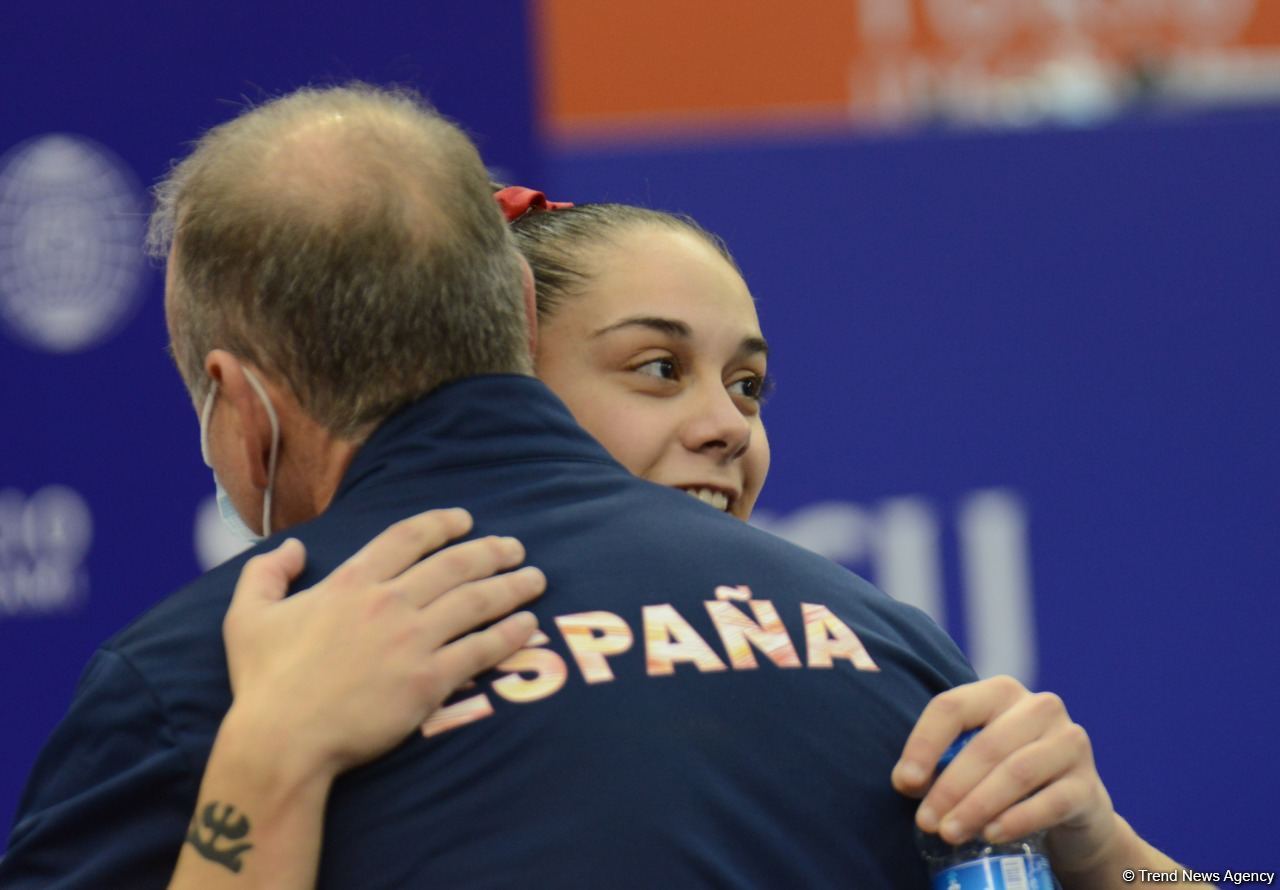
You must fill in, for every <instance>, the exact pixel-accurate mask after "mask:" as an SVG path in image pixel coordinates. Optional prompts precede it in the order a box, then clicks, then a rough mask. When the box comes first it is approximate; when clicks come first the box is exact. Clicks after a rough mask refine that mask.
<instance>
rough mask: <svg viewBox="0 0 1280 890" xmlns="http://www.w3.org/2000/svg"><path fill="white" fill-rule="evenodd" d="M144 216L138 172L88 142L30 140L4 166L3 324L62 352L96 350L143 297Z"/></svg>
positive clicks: (0, 205) (0, 217)
mask: <svg viewBox="0 0 1280 890" xmlns="http://www.w3.org/2000/svg"><path fill="white" fill-rule="evenodd" d="M143 208H144V204H143V202H142V200H141V198H140V189H139V188H138V185H137V182H136V181H135V179H134V177H133V174H132V173H131V172H130V171H129V168H128V167H127V166H125V164H124V162H122V161H121V160H120V159H119V158H117V157H116V156H115V155H114V154H112V153H111V152H110V151H108V150H107V149H106V148H104V147H103V146H101V145H98V144H97V143H95V142H92V141H90V140H88V139H85V138H83V137H80V136H70V135H65V134H49V135H45V136H38V137H36V138H34V139H29V140H27V141H26V142H23V143H21V144H19V145H18V146H16V147H15V148H13V149H12V150H10V151H9V152H8V153H7V154H6V155H5V156H4V158H3V159H0V323H3V326H4V327H5V328H7V329H8V331H9V332H10V333H11V334H12V335H13V336H14V337H16V338H17V339H19V340H21V341H23V342H25V343H27V344H28V345H30V346H33V347H35V348H37V349H42V350H46V351H48V352H55V353H67V352H77V351H80V350H83V349H88V348H89V347H91V346H94V345H95V344H97V343H100V342H102V341H103V340H105V339H106V338H107V337H109V336H111V335H112V334H113V333H115V332H116V331H117V330H118V329H119V328H120V327H121V326H122V325H123V324H124V323H125V322H126V321H128V320H129V319H130V318H131V317H132V316H133V313H134V311H135V310H136V309H137V307H138V303H139V299H140V297H141V295H142V291H143V288H142V283H143V281H142V280H143V273H144V271H145V269H146V260H145V257H144V255H143V251H142V241H143V219H144V214H143Z"/></svg>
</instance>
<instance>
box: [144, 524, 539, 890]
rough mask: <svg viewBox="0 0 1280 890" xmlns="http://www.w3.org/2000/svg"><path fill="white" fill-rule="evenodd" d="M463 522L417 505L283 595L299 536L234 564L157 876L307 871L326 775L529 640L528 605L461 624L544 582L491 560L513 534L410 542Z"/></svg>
mask: <svg viewBox="0 0 1280 890" xmlns="http://www.w3.org/2000/svg"><path fill="white" fill-rule="evenodd" d="M470 528H471V517H470V516H469V515H468V514H467V513H466V512H465V511H462V510H438V511H432V512H429V513H423V514H420V515H418V516H415V517H413V518H411V519H407V520H405V521H404V522H401V523H398V524H396V525H394V526H392V527H391V528H389V529H388V530H387V531H385V532H383V533H382V534H380V535H379V536H378V537H377V538H375V539H374V540H373V541H371V542H370V543H369V544H368V545H367V546H365V547H364V548H363V549H362V550H361V551H360V552H359V553H357V554H356V555H355V556H353V557H351V559H349V560H348V561H347V562H346V563H344V564H343V565H342V566H340V567H339V568H338V569H337V570H335V571H334V572H333V574H331V575H330V576H329V577H328V578H326V579H325V580H324V581H322V582H320V583H319V584H317V585H316V586H315V587H313V588H311V589H309V590H307V591H305V592H302V593H299V594H297V595H295V596H292V597H288V598H286V597H285V592H286V591H287V589H288V586H289V583H290V581H291V580H293V579H294V578H296V577H298V575H299V574H300V573H301V571H302V568H303V565H304V562H305V552H304V550H303V547H302V544H301V543H299V542H298V541H296V540H292V539H291V540H289V541H286V542H285V543H284V544H282V545H281V546H280V547H279V548H277V549H276V550H274V551H271V552H269V553H264V554H262V555H260V556H257V557H255V558H253V559H251V560H250V561H249V562H248V563H246V564H245V568H244V571H243V572H242V573H241V575H240V581H239V583H238V584H237V585H236V591H235V595H234V596H233V598H232V601H231V606H230V608H229V609H228V611H227V618H226V621H225V623H224V625H223V636H224V638H225V640H226V646H227V661H228V670H229V674H230V678H231V686H232V691H233V695H234V699H233V702H232V706H231V709H230V710H229V711H228V713H227V715H226V717H225V718H224V720H223V722H222V725H221V727H220V728H219V730H218V735H217V738H216V740H215V742H214V746H213V750H212V752H211V754H210V758H209V762H208V765H207V767H206V769H205V774H204V778H203V781H202V784H201V786H200V795H199V802H198V803H197V804H196V811H195V813H194V814H193V816H192V820H191V826H190V829H189V831H188V835H187V839H186V843H185V844H184V845H183V847H182V853H181V855H180V857H179V859H178V864H177V868H176V870H175V871H174V874H173V879H172V881H171V883H170V885H169V886H170V888H171V890H188V888H201V890H219V888H223V887H226V888H238V890H249V888H256V887H271V888H275V890H293V888H298V890H302V888H310V887H312V886H314V884H315V879H316V869H317V866H318V864H319V859H320V845H321V837H322V834H323V826H324V808H325V801H326V799H327V797H328V793H329V788H330V787H331V785H332V783H333V780H334V779H335V778H336V777H337V776H338V775H339V774H340V773H342V772H343V771H345V770H347V769H350V768H351V767H353V766H356V765H358V764H361V763H364V762H366V761H368V760H372V759H373V758H375V757H377V756H378V755H380V754H382V753H384V752H385V751H387V750H389V749H390V748H392V747H393V746H395V745H396V744H398V743H400V742H402V741H403V740H404V739H405V737H406V736H408V735H409V734H411V733H412V732H414V731H415V730H416V729H417V728H418V727H420V726H421V725H422V723H423V721H424V720H425V719H426V718H427V716H428V715H429V714H431V713H432V712H433V711H434V710H435V709H436V708H438V707H439V706H440V704H441V702H443V701H444V699H445V698H446V697H448V696H449V695H450V694H451V693H452V692H453V691H454V690H455V689H457V688H458V687H459V686H461V685H462V684H463V683H465V682H467V681H468V680H469V679H471V678H472V677H473V676H475V675H476V674H478V673H480V672H481V671H484V670H487V669H488V668H490V667H493V666H494V665H496V664H497V663H498V662H500V661H502V660H503V659H505V658H506V657H507V656H509V655H511V654H512V653H513V652H515V651H516V650H517V649H519V648H520V647H521V646H522V645H523V644H524V643H525V641H526V640H528V638H529V637H530V635H531V634H532V633H533V631H534V630H535V629H536V627H537V623H536V621H535V619H534V618H533V616H532V615H531V614H529V613H527V612H522V613H519V614H516V615H510V616H509V617H507V618H505V619H503V620H501V621H499V622H498V623H496V624H494V625H493V626H492V627H489V628H487V629H485V630H481V631H476V630H475V628H476V627H479V626H482V625H484V624H486V623H487V622H489V621H493V620H494V619H496V618H499V617H501V616H503V615H506V614H507V613H509V612H510V611H511V610H512V609H514V608H516V607H518V606H519V605H521V604H522V603H525V602H528V601H529V600H531V599H533V598H534V597H536V596H538V595H539V594H540V593H541V592H542V590H543V589H544V588H545V586H546V579H545V578H544V577H543V575H542V573H541V572H540V571H538V570H537V569H535V568H524V569H520V570H518V571H513V572H508V573H506V574H495V573H497V572H503V571H505V570H507V569H510V568H512V567H514V566H516V565H518V564H519V563H520V562H521V561H522V560H523V559H524V548H523V547H522V546H521V545H520V543H519V542H518V541H516V540H515V539H513V538H481V539H478V540H474V541H467V542H465V543H462V544H457V545H454V546H451V547H447V548H446V549H444V550H440V551H439V552H437V553H435V554H434V555H432V556H430V557H428V558H426V559H423V558H422V557H423V556H424V555H425V554H428V553H432V551H435V550H437V549H438V548H440V547H441V546H443V545H444V544H445V543H446V542H448V541H449V540H451V539H453V538H456V537H458V536H460V535H463V534H465V533H466V532H467V531H469V530H470ZM468 631H471V633H468ZM462 634H467V635H466V636H462ZM459 637H460V638H459ZM450 641H453V642H450Z"/></svg>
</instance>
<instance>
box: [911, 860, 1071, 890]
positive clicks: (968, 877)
mask: <svg viewBox="0 0 1280 890" xmlns="http://www.w3.org/2000/svg"><path fill="white" fill-rule="evenodd" d="M933 890H1054V882H1053V873H1052V872H1051V871H1049V861H1048V860H1047V859H1045V858H1044V857H1043V856H1036V855H1017V856H987V857H985V858H983V859H975V860H973V861H972V862H965V863H963V864H961V865H952V866H950V867H948V868H944V869H943V870H942V871H940V872H938V873H937V874H936V875H934V876H933Z"/></svg>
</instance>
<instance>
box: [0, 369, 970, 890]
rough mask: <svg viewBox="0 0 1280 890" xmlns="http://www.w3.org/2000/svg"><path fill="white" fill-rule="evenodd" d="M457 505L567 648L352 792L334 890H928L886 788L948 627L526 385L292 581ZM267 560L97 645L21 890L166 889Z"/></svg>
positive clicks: (371, 503) (449, 434)
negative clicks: (515, 543)
mask: <svg viewBox="0 0 1280 890" xmlns="http://www.w3.org/2000/svg"><path fill="white" fill-rule="evenodd" d="M451 506H463V507H466V508H468V509H469V510H471V511H472V513H473V515H474V516H475V517H476V519H477V524H476V529H475V532H474V533H475V534H476V535H484V534H493V533H501V534H509V535H515V536H517V537H518V538H520V539H521V540H522V541H523V542H524V543H525V545H526V547H527V550H528V562H529V563H530V564H533V565H537V566H539V567H541V568H542V569H543V570H544V571H545V572H546V574H547V577H548V579H549V587H548V591H547V593H546V594H545V595H544V596H543V597H542V599H541V600H540V602H539V603H538V604H537V605H536V607H535V612H537V614H538V616H539V619H540V622H541V626H542V629H543V630H544V631H545V632H546V635H547V640H546V642H545V644H543V645H539V646H534V647H531V648H530V649H527V650H524V651H523V652H522V653H521V654H520V655H518V656H517V660H516V662H514V663H512V664H508V665H506V669H505V670H504V669H503V668H501V667H500V668H499V669H498V670H497V671H495V672H492V673H490V674H488V675H485V676H484V677H482V678H479V680H478V682H477V685H476V687H475V688H474V689H471V690H467V691H466V692H464V693H461V694H459V695H458V696H456V697H455V704H452V705H450V706H449V707H448V708H446V709H445V710H443V711H441V712H440V713H439V714H438V715H437V716H436V718H435V722H434V723H433V734H432V735H430V737H423V736H422V735H420V734H419V735H415V736H414V737H412V738H410V739H408V740H406V741H405V743H404V744H402V745H401V746H399V747H397V748H396V749H394V750H393V751H392V752H391V753H389V754H388V755H386V756H384V757H382V758H380V759H379V760H377V761H375V762H373V763H371V764H368V765H366V766H364V767H361V768H359V769H356V770H353V771H352V772H350V773H347V774H346V775H344V776H342V777H341V778H340V779H339V780H338V782H337V784H336V786H335V787H334V790H333V793H332V795H331V797H330V802H329V810H328V814H327V820H326V827H325V838H324V854H323V861H322V863H321V869H320V881H319V886H320V887H322V888H357V887H358V888H384V887H385V888H405V887H415V888H416V887H468V888H471V887H512V886H529V887H569V886H608V887H643V888H653V887H663V886H666V887H696V886H705V887H787V888H793V887H844V888H892V887H902V888H920V887H924V886H926V883H927V878H926V876H925V874H924V871H923V869H922V867H921V865H920V860H919V857H918V855H917V854H916V852H915V850H914V846H913V841H912V813H913V810H914V804H913V803H912V802H911V801H908V800H905V799H902V798H900V797H899V796H898V795H897V794H895V793H894V791H893V789H892V787H891V786H890V783H889V773H890V770H891V768H892V766H893V764H894V762H895V761H896V759H897V756H898V754H899V752H900V750H901V748H902V744H903V742H904V740H905V739H906V737H907V733H908V732H909V730H910V729H911V727H912V725H913V724H914V721H915V719H916V717H917V716H918V715H919V713H920V711H921V709H922V708H923V707H924V705H925V703H926V702H927V701H928V700H929V698H930V697H931V696H933V695H934V694H936V693H938V692H940V691H942V690H944V689H946V688H948V687H950V686H952V685H955V684H957V683H963V682H967V681H969V680H972V679H973V674H972V671H971V669H970V668H969V666H968V665H967V664H966V663H965V661H964V658H963V657H962V656H961V654H960V653H959V652H958V651H957V649H956V648H955V646H954V645H953V644H952V642H951V641H950V640H949V639H948V638H947V637H946V636H945V635H944V634H943V633H942V631H940V630H939V629H938V628H937V627H936V626H935V625H934V624H933V623H932V622H931V621H930V620H929V619H928V618H926V617H925V616H924V615H923V614H921V613H920V612H918V611H916V610H914V609H911V608H909V607H907V606H904V605H902V604H899V603H897V602H894V601H893V600H891V599H889V598H888V597H886V596H885V595H883V594H882V593H880V592H879V591H877V590H875V589H874V588H872V587H871V586H870V585H868V584H867V583H866V582H864V581H862V580H861V579H860V578H858V577H856V576H854V575H852V574H850V573H849V572H847V571H845V570H844V569H842V568H840V567H839V566H837V565H835V564H833V563H831V562H829V561H827V560H825V559H822V558H820V557H818V556H815V555H814V554H812V553H808V552H806V551H804V550H801V549H799V548H797V547H794V546H792V545H790V544H788V543H786V542H784V541H781V540H779V539H778V538H775V537H773V536H771V535H768V534H766V533H764V532H761V531H759V530H757V529H754V528H751V527H750V526H748V525H747V524H745V523H743V522H740V521H738V520H736V519H733V518H731V517H729V516H727V515H725V514H722V513H719V512H717V511H716V510H714V509H713V508H711V507H708V506H707V505H705V504H702V503H700V502H698V501H696V500H695V499H693V498H691V497H689V496H688V495H686V494H683V493H682V492H678V491H674V490H671V489H665V488H662V487H659V486H656V485H651V484H649V483H646V482H643V481H641V480H638V479H636V478H634V477H632V476H631V475H630V474H628V473H627V472H626V471H625V470H624V469H623V468H622V467H620V466H619V465H618V464H617V463H615V462H614V461H613V460H612V459H611V458H610V457H609V456H608V454H607V453H606V452H605V451H604V450H603V449H602V448H601V447H600V446H599V445H598V444H597V443H596V442H595V441H594V440H592V439H591V438H590V437H589V436H587V435H586V434H585V433H584V432H583V431H582V430H581V429H580V428H579V427H578V426H577V425H576V424H575V423H574V422H573V419H572V417H571V416H570V415H569V413H568V412H567V411H566V410H565V408H564V406H563V405H562V404H561V403H560V402H559V401H558V400H557V399H556V398H555V397H554V396H553V395H552V394H551V393H550V392H549V391H548V390H546V388H545V387H543V385H542V384H540V383H539V382H537V381H536V380H533V379H531V378H525V377H514V376H511V377H508V376H494V377H480V378H473V379H469V380H465V381H462V382H459V383H455V384H451V385H449V386H446V387H443V388H442V389H440V390H437V391H436V392H435V393H433V394H432V395H430V396H428V397H427V398H425V399H423V400H422V401H420V402H418V403H416V404H414V405H412V406H410V407H409V408H407V409H405V410H404V411H402V412H400V413H399V414H397V415H395V416H394V417H392V418H391V419H389V420H388V421H387V422H386V423H385V424H383V426H382V427H381V428H380V429H379V430H378V431H377V432H376V433H375V434H374V435H373V436H372V437H371V438H370V440H369V441H368V442H367V443H366V444H365V445H364V446H363V447H362V448H361V449H360V451H359V453H358V454H357V455H356V457H355V459H354V461H353V462H352V465H351V467H350V469H349V471H348V472H347V474H346V476H345V478H344V480H343V482H342V484H341V487H340V489H339V491H338V493H337V495H336V497H335V498H334V501H333V504H332V505H331V506H330V508H329V509H328V510H326V511H325V513H324V514H323V515H322V516H320V517H319V518H317V519H315V520H313V521H311V522H308V523H306V524H303V525H300V526H295V527H294V528H291V529H289V530H288V534H290V535H294V536H297V537H298V538H300V539H301V540H302V541H304V542H305V543H306V545H307V552H308V555H309V566H308V572H307V574H306V575H305V576H304V577H303V578H302V579H300V581H299V583H298V585H297V587H298V589H302V588H305V587H307V586H309V585H311V584H313V583H315V582H316V581H318V580H319V579H320V578H322V577H323V576H324V575H326V574H327V573H329V572H330V571H332V569H333V568H334V567H336V566H337V565H338V564H339V563H340V562H341V561H342V560H343V559H345V558H346V557H347V556H349V555H350V554H351V553H352V552H354V551H355V550H356V549H358V548H359V547H360V546H361V545H363V544H364V543H365V542H367V541H368V540H369V539H370V538H372V537H373V536H374V535H376V534H377V533H378V532H380V531H382V530H383V529H384V528H386V526H388V525H390V524H391V523H392V522H394V521H396V520H398V519H401V518H403V517H406V516H409V515H411V514H413V513H416V512H418V511H420V510H423V509H425V508H429V507H451ZM274 543H275V542H274V541H268V542H266V543H265V544H264V545H263V546H264V547H270V546H274ZM251 553H252V551H251ZM244 558H245V557H240V558H237V559H234V560H231V561H230V562H228V563H226V564H225V565H223V566H220V567H219V568H217V569H214V570H213V571H211V572H209V573H208V574H206V575H205V576H203V577H202V578H200V579H198V580H197V581H195V582H194V583H192V584H190V585H189V586H187V587H186V588H185V589H183V590H181V591H179V592H178V593H177V594H175V595H174V596H172V597H170V598H169V599H167V600H165V601H164V602H163V603H161V604H160V605H158V606H157V607H155V608H154V609H152V610H151V611H150V612H148V613H147V614H146V615H144V616H143V617H142V618H140V619H139V620H137V621H136V622H134V623H133V624H132V625H131V626H130V627H128V628H127V629H126V630H124V631H123V632H121V633H120V634H118V635H117V636H115V637H114V638H113V639H111V640H110V641H108V642H107V643H106V644H104V645H103V646H102V648H101V649H100V650H99V651H98V652H97V653H96V654H95V655H94V657H93V659H92V661H91V662H90V663H89V665H88V667H87V669H86V671H85V673H84V676H83V678H82V680H81V683H80V686H79V689H78V690H77V692H76V696H75V699H74V701H73V702H72V705H71V708H70V711H69V712H68V714H67V716H66V718H65V720H64V721H63V722H62V724H61V725H60V726H59V727H58V728H57V729H56V730H55V732H54V734H53V736H52V738H51V739H50V741H49V743H48V745H47V746H46V748H45V750H44V752H43V753H42V755H41V757H40V759H39V761H38V763H37V765H36V768H35V770H34V772H33V774H32V776H31V779H30V782H29V785H28V788H27V790H26V793H25V795H24V798H23V801H22V803H21V808H20V811H19V815H18V820H17V823H16V826H15V828H14V831H13V834H12V837H11V838H10V847H9V851H8V854H7V855H6V856H5V858H4V860H3V862H2V863H0V886H3V887H4V888H15V890H16V888H24V890H25V888H37V887H38V888H41V890H48V888H57V887H77V888H80V887H83V888H94V890H99V888H147V887H163V886H164V885H165V883H166V881H167V880H168V878H169V876H170V873H171V870H172V868H173V865H174V862H175V860H176V858H177V854H178V852H179V850H180V845H181V844H182V842H183V838H184V835H185V831H186V827H187V825H188V822H189V820H190V818H191V815H192V811H193V809H194V806H195V802H196V794H197V791H198V788H199V784H200V778H201V774H202V772H203V767H204V764H205V762H206V760H207V758H208V755H209V750H210V747H211V745H212V742H213V738H214V735H215V733H216V731H217V728H218V724H219V722H220V720H221V719H222V717H223V715H224V713H225V712H226V710H227V708H228V706H229V704H230V691H229V688H228V681H227V671H226V661H225V656H224V652H223V646H222V638H221V622H222V618H223V615H224V613H225V612H226V609H227V604H228V602H229V600H230V595H231V591H232V589H233V587H234V585H235V581H236V579H237V576H238V574H239V571H240V568H241V566H242V564H243V561H244ZM599 649H603V650H605V653H601V652H598V651H593V650H599ZM280 756H281V757H288V756H289V752H288V751H287V750H281V751H280ZM247 855H250V856H251V855H252V852H250V853H248V854H247Z"/></svg>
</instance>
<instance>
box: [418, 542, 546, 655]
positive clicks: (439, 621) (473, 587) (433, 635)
mask: <svg viewBox="0 0 1280 890" xmlns="http://www.w3.org/2000/svg"><path fill="white" fill-rule="evenodd" d="M546 589H547V578H546V575H544V574H542V571H541V570H540V569H537V568H534V567H533V566H526V567H525V568H523V569H518V570H516V571H514V572H508V573H507V574H505V575H495V576H493V577H491V578H482V579H480V580H478V581H471V582H469V583H466V584H461V585H459V586H457V587H454V588H452V589H451V590H449V591H447V592H446V593H445V594H443V595H442V596H440V597H439V598H437V599H435V600H434V601H433V602H431V603H430V604H429V605H427V606H426V607H425V608H424V609H423V610H422V616H423V618H424V626H425V627H426V628H427V636H426V643H427V645H428V647H429V648H430V649H433V650H434V649H437V648H438V647H441V646H443V645H444V644H445V643H447V642H448V641H450V640H452V639H454V638H456V637H459V636H462V635H463V634H465V633H468V632H469V631H473V630H475V629H476V628H477V627H479V626H481V625H483V624H487V623H488V622H490V621H493V620H494V619H497V618H501V617H502V616H503V615H506V614H508V613H510V612H511V611H512V610H513V609H516V608H518V607H520V606H522V605H524V604H525V603H527V602H529V601H530V600H532V599H535V598H536V597H538V596H540V595H541V594H542V592H543V591H544V590H546ZM468 676H470V675H468Z"/></svg>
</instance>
